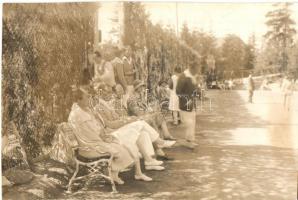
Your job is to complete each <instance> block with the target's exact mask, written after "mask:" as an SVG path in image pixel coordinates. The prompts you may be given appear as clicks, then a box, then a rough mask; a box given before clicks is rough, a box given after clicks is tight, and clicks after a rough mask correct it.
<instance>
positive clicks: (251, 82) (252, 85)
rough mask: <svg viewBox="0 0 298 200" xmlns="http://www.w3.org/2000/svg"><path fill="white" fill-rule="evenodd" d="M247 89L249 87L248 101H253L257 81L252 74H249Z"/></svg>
mask: <svg viewBox="0 0 298 200" xmlns="http://www.w3.org/2000/svg"><path fill="white" fill-rule="evenodd" d="M247 89H248V102H249V103H252V98H253V95H254V90H255V83H254V80H253V78H252V75H251V74H249V76H248V78H247Z"/></svg>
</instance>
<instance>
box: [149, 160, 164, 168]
mask: <svg viewBox="0 0 298 200" xmlns="http://www.w3.org/2000/svg"><path fill="white" fill-rule="evenodd" d="M162 164H163V162H162V161H160V160H155V159H153V160H152V161H150V162H148V161H145V166H159V165H162Z"/></svg>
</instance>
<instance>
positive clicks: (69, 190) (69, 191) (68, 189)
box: [67, 163, 80, 193]
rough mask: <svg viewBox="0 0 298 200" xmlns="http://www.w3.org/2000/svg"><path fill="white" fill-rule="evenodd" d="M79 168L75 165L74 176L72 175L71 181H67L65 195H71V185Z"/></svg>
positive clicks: (77, 164)
mask: <svg viewBox="0 0 298 200" xmlns="http://www.w3.org/2000/svg"><path fill="white" fill-rule="evenodd" d="M79 167H80V165H79V163H76V170H75V172H74V174H73V175H72V177H71V179H70V180H69V183H68V188H67V193H71V185H72V183H73V182H74V180H75V178H76V176H77V174H78V172H79Z"/></svg>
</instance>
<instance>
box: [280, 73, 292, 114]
mask: <svg viewBox="0 0 298 200" xmlns="http://www.w3.org/2000/svg"><path fill="white" fill-rule="evenodd" d="M294 83H295V82H294V79H291V78H290V77H288V76H285V78H284V80H283V82H282V86H281V91H282V93H283V95H284V108H285V109H286V110H288V111H289V110H290V107H291V99H292V95H293V90H294Z"/></svg>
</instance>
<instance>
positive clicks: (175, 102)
mask: <svg viewBox="0 0 298 200" xmlns="http://www.w3.org/2000/svg"><path fill="white" fill-rule="evenodd" d="M180 73H181V69H180V68H175V69H174V74H173V75H172V77H171V82H170V89H171V92H170V102H169V110H171V111H172V112H173V118H174V122H173V123H174V124H175V125H178V113H179V98H178V96H177V94H176V86H177V82H178V76H179V74H180Z"/></svg>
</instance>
